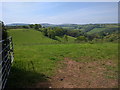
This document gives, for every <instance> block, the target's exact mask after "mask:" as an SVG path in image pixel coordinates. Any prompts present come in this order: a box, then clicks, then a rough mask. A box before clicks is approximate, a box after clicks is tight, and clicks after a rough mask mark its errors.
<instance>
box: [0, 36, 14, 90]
mask: <svg viewBox="0 0 120 90" xmlns="http://www.w3.org/2000/svg"><path fill="white" fill-rule="evenodd" d="M0 48H1V51H0V90H3V89H4V88H5V84H6V82H7V78H8V75H9V73H10V68H11V64H12V62H13V43H12V37H8V38H7V39H5V40H0Z"/></svg>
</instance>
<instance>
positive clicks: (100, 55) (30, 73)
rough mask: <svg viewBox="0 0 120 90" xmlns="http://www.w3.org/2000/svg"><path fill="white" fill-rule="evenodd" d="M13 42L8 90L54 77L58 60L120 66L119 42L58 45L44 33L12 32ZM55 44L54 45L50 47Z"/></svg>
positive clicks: (10, 31)
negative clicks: (119, 57)
mask: <svg viewBox="0 0 120 90" xmlns="http://www.w3.org/2000/svg"><path fill="white" fill-rule="evenodd" d="M8 32H9V34H10V35H11V36H12V37H13V42H14V53H15V54H14V56H15V58H14V62H13V66H12V70H11V74H10V77H9V79H8V83H7V85H8V87H27V86H30V85H31V84H33V83H35V82H38V81H47V80H48V79H47V77H50V76H52V75H54V74H55V71H56V70H57V69H58V68H59V67H58V65H59V61H62V60H64V58H70V59H72V60H74V61H77V62H92V61H97V60H98V61H100V60H101V61H102V60H112V61H113V62H115V63H117V60H118V44H117V43H96V44H89V43H85V44H56V43H57V42H58V41H55V40H52V39H49V38H47V37H45V36H43V35H42V33H41V32H38V31H34V30H9V31H8ZM51 43H52V44H51ZM109 68H110V69H112V70H116V69H117V66H116V67H115V68H111V67H109Z"/></svg>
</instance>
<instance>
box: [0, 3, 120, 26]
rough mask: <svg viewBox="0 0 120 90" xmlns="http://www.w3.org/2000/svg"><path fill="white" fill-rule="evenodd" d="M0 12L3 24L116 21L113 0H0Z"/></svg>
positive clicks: (116, 7)
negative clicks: (54, 0) (56, 0)
mask: <svg viewBox="0 0 120 90" xmlns="http://www.w3.org/2000/svg"><path fill="white" fill-rule="evenodd" d="M1 8H2V9H1ZM0 12H1V13H2V14H1V15H0V20H2V21H4V22H5V24H10V23H33V24H35V23H50V24H89V23H93V24H94V23H117V22H118V3H117V2H0Z"/></svg>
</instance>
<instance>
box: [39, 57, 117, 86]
mask: <svg viewBox="0 0 120 90" xmlns="http://www.w3.org/2000/svg"><path fill="white" fill-rule="evenodd" d="M60 63H61V64H62V65H63V67H62V68H60V69H59V70H58V71H57V74H56V75H55V76H53V77H50V80H49V81H50V82H49V83H47V82H44V83H38V84H37V87H41V86H44V87H45V86H46V85H47V86H49V88H114V87H117V86H118V80H117V79H116V78H107V76H110V75H111V76H115V77H117V71H112V70H108V69H107V68H106V67H105V66H106V65H107V66H115V64H114V63H113V62H112V61H111V60H106V61H99V62H98V61H93V62H82V63H80V62H76V61H73V60H71V59H69V58H65V59H64V61H61V62H60ZM106 73H107V74H106ZM48 84H49V85H48Z"/></svg>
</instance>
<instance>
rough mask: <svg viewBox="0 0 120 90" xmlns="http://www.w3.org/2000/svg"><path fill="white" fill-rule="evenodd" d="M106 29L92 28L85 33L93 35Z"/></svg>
mask: <svg viewBox="0 0 120 90" xmlns="http://www.w3.org/2000/svg"><path fill="white" fill-rule="evenodd" d="M105 29H106V28H94V29H92V30H91V31H89V32H87V34H94V33H99V32H101V31H104V30H105Z"/></svg>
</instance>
